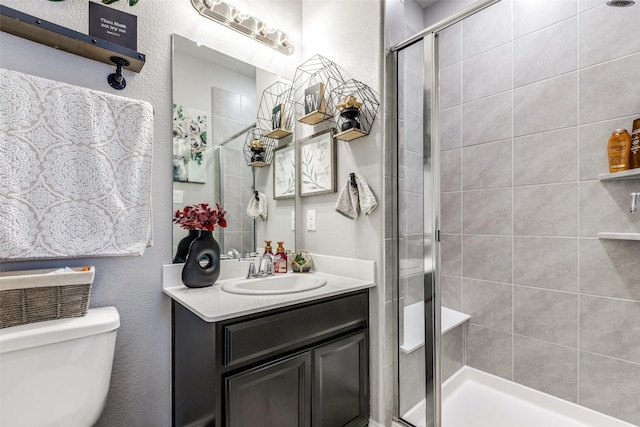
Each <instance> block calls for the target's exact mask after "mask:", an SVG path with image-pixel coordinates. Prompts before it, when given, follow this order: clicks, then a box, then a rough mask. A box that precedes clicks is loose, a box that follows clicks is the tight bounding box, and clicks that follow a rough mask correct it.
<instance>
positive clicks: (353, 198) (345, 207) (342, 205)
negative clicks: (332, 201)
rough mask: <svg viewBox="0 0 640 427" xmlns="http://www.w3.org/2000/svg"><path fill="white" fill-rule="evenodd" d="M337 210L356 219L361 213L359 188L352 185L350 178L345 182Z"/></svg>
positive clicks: (339, 196) (337, 203)
mask: <svg viewBox="0 0 640 427" xmlns="http://www.w3.org/2000/svg"><path fill="white" fill-rule="evenodd" d="M336 211H338V213H340V214H342V215H344V216H346V217H347V218H349V219H356V218H358V215H359V214H360V207H359V206H358V189H357V188H354V187H353V186H352V185H351V180H350V179H347V182H346V183H345V184H344V187H342V190H341V191H340V194H339V195H338V201H337V202H336Z"/></svg>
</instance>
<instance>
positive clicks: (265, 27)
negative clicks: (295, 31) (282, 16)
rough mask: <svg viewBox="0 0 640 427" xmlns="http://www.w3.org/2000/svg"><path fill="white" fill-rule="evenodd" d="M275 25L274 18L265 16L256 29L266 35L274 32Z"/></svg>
mask: <svg viewBox="0 0 640 427" xmlns="http://www.w3.org/2000/svg"><path fill="white" fill-rule="evenodd" d="M276 27H277V24H276V20H275V18H273V17H272V16H267V18H266V19H265V20H264V21H262V22H260V26H259V28H258V31H259V32H260V34H262V35H263V36H268V35H269V34H273V33H275V32H276Z"/></svg>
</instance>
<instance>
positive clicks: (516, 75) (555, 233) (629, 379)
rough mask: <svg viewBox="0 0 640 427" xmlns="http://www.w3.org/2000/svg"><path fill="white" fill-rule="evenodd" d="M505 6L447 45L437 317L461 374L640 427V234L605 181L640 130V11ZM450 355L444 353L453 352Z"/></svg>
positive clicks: (484, 14)
mask: <svg viewBox="0 0 640 427" xmlns="http://www.w3.org/2000/svg"><path fill="white" fill-rule="evenodd" d="M604 3H605V2H604V1H598V2H594V1H589V0H555V1H553V0H536V1H534V0H502V1H500V2H499V3H497V4H496V5H494V6H491V7H489V8H488V9H485V10H484V11H481V12H479V13H477V14H475V15H474V16H472V17H471V18H468V19H467V20H465V21H463V22H461V23H459V24H456V25H455V26H453V27H450V28H448V29H446V30H445V31H443V32H442V37H440V53H441V58H442V62H441V67H440V68H441V69H440V78H441V87H440V99H441V103H440V106H441V111H440V124H441V126H440V131H441V134H440V141H441V150H442V153H441V158H442V162H441V175H442V176H441V219H442V221H441V222H442V224H441V225H442V233H443V235H442V243H441V249H442V254H441V256H442V259H441V262H442V264H441V289H442V304H443V305H444V306H447V307H449V308H452V309H456V310H462V311H464V312H467V313H469V314H470V315H471V324H470V325H469V327H468V330H467V347H466V349H467V356H466V362H467V364H468V365H470V366H472V367H475V368H479V369H482V370H485V371H487V372H490V373H492V374H495V375H499V376H501V377H504V378H507V379H510V380H513V381H516V382H519V383H521V384H524V385H526V386H529V387H532V388H535V389H538V390H541V391H543V392H546V393H549V394H552V395H554V396H558V397H560V398H563V399H566V400H569V401H572V402H577V403H579V404H581V405H584V406H587V407H589V408H593V409H595V410H598V411H601V412H604V413H606V414H609V415H612V416H614V417H618V418H620V419H623V420H626V421H628V422H631V423H634V424H640V400H638V390H640V273H639V272H640V269H639V267H638V266H639V265H640V264H639V263H640V242H629V241H607V240H599V239H598V238H597V233H598V232H601V231H616V232H635V233H638V232H640V215H639V214H635V215H632V214H630V213H629V193H631V192H636V191H640V180H633V181H622V182H621V181H617V182H606V183H605V182H600V181H599V180H598V179H597V176H598V174H600V173H606V172H608V166H607V151H606V144H607V140H608V138H609V135H610V134H611V133H612V132H613V130H615V129H617V128H621V127H622V128H627V129H630V127H631V125H632V121H633V119H635V118H638V117H640V84H638V82H639V81H640V26H639V25H638V22H640V6H638V5H636V6H634V7H631V8H624V9H622V8H611V7H607V6H606V5H605V4H604ZM448 345H449V346H451V344H450V343H449V344H448Z"/></svg>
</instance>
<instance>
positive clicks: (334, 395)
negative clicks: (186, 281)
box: [172, 290, 369, 427]
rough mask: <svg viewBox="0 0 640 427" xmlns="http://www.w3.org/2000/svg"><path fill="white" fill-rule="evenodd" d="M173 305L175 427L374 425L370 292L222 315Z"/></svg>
mask: <svg viewBox="0 0 640 427" xmlns="http://www.w3.org/2000/svg"><path fill="white" fill-rule="evenodd" d="M172 311H173V316H172V318H173V334H172V335H173V338H172V341H173V342H172V347H173V352H172V353H173V358H172V365H173V371H172V375H173V381H172V384H173V387H172V400H173V425H174V426H189V427H196V426H215V427H340V426H350V427H351V426H365V425H367V424H368V420H369V352H368V291H367V290H362V291H357V292H352V293H348V294H344V295H340V296H335V297H330V298H326V299H322V300H318V301H313V302H309V303H304V304H298V305H294V306H290V307H285V308H281V309H276V310H270V311H266V312H263V313H258V314H254V315H248V316H242V317H238V318H234V319H229V320H225V321H221V322H215V323H208V322H205V321H203V320H202V319H200V318H199V317H198V316H197V315H195V314H194V313H192V312H191V311H190V310H188V309H186V308H184V307H183V306H182V305H180V304H179V303H177V302H176V301H173V302H172Z"/></svg>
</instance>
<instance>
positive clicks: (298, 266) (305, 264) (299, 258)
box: [289, 251, 313, 273]
mask: <svg viewBox="0 0 640 427" xmlns="http://www.w3.org/2000/svg"><path fill="white" fill-rule="evenodd" d="M289 265H290V266H291V271H293V272H294V273H308V272H309V271H311V267H313V259H312V258H311V255H310V254H309V252H305V251H298V252H294V253H293V255H291V256H290V257H289Z"/></svg>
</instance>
